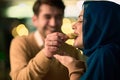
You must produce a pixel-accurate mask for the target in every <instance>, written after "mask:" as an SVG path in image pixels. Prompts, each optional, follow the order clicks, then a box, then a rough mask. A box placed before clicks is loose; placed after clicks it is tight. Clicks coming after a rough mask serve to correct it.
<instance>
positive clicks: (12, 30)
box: [0, 0, 120, 80]
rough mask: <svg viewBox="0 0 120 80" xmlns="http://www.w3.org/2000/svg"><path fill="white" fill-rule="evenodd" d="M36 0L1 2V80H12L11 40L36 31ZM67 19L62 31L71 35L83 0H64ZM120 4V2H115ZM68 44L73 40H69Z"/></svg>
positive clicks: (3, 0) (64, 20) (65, 18)
mask: <svg viewBox="0 0 120 80" xmlns="http://www.w3.org/2000/svg"><path fill="white" fill-rule="evenodd" d="M34 1H35V0H0V80H10V77H9V71H10V63H9V47H10V42H11V40H12V39H13V38H14V37H16V36H21V35H28V34H29V33H30V32H32V31H34V30H35V28H34V26H33V24H32V21H31V17H32V16H33V12H32V6H33V3H34ZM63 1H64V3H65V5H66V8H65V15H64V16H65V17H64V19H63V25H62V31H63V32H64V33H66V34H67V33H71V32H72V28H71V26H72V25H73V24H74V23H75V21H76V19H77V17H78V15H79V13H80V10H81V8H82V3H83V0H63ZM114 1H117V2H119V3H120V1H119V0H114ZM67 43H68V44H71V45H72V43H73V40H68V41H67Z"/></svg>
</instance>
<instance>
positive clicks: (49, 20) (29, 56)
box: [10, 0, 79, 80]
mask: <svg viewBox="0 0 120 80" xmlns="http://www.w3.org/2000/svg"><path fill="white" fill-rule="evenodd" d="M64 9H65V6H64V4H63V2H62V0H37V1H36V2H35V4H34V6H33V12H34V16H33V18H32V20H33V24H34V25H35V26H36V28H37V31H36V32H33V33H31V34H29V35H28V36H22V37H16V38H15V39H13V40H12V42H11V48H10V63H11V72H10V76H11V78H12V79H13V80H69V72H68V70H67V68H66V67H65V66H63V65H61V63H59V61H57V60H56V59H55V58H53V55H54V54H63V53H64V54H65V53H67V55H70V56H71V57H74V58H76V59H79V58H78V51H77V50H76V49H75V48H73V47H72V46H70V45H68V44H66V43H65V41H66V40H67V36H66V35H65V34H63V33H62V31H61V25H62V19H63V16H64Z"/></svg>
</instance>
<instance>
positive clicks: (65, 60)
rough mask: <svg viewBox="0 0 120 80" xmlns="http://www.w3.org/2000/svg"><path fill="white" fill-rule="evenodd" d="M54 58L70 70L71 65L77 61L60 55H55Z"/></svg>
mask: <svg viewBox="0 0 120 80" xmlns="http://www.w3.org/2000/svg"><path fill="white" fill-rule="evenodd" d="M54 57H55V58H56V59H57V60H58V61H59V62H60V63H61V64H63V65H64V66H65V67H67V68H68V69H69V65H70V64H71V63H73V62H74V61H76V59H74V58H73V57H70V56H67V55H59V54H55V55H54Z"/></svg>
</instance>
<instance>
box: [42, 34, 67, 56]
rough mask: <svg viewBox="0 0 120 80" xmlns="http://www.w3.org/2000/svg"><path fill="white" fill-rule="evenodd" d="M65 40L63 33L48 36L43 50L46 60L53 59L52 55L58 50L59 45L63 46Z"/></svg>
mask: <svg viewBox="0 0 120 80" xmlns="http://www.w3.org/2000/svg"><path fill="white" fill-rule="evenodd" d="M67 39H68V37H67V36H66V35H65V34H63V33H59V32H54V33H51V34H48V35H47V37H46V39H45V45H44V48H43V50H44V53H45V55H46V56H47V57H48V58H51V57H53V55H54V54H55V53H56V52H57V51H58V50H59V47H60V46H61V44H63V43H64V42H65V41H66V40H67Z"/></svg>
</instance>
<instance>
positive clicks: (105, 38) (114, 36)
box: [80, 1, 120, 80]
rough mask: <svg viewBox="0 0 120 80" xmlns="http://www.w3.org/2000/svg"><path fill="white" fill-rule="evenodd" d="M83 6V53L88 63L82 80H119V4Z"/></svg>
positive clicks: (86, 3)
mask: <svg viewBox="0 0 120 80" xmlns="http://www.w3.org/2000/svg"><path fill="white" fill-rule="evenodd" d="M83 6H84V15H83V19H84V22H83V43H84V49H83V52H84V54H85V55H86V56H88V60H87V70H86V72H85V74H84V75H83V76H82V77H81V79H80V80H120V75H119V74H120V5H118V4H116V3H114V2H109V1H86V2H84V4H83Z"/></svg>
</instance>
